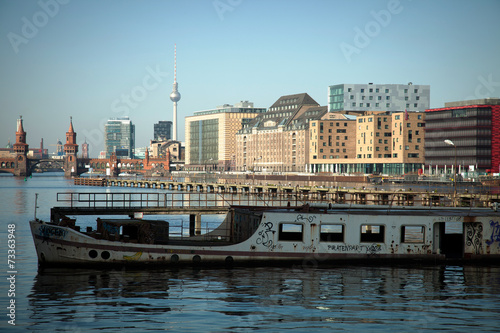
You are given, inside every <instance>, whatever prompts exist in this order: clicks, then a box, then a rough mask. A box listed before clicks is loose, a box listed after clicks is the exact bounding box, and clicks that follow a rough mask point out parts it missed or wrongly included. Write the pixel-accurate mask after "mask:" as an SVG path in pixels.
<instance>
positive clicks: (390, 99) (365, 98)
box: [328, 82, 430, 113]
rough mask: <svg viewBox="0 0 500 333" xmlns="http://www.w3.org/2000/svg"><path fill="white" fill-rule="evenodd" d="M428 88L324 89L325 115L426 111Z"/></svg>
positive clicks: (370, 85) (350, 86) (359, 86)
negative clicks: (325, 91) (325, 98)
mask: <svg viewBox="0 0 500 333" xmlns="http://www.w3.org/2000/svg"><path fill="white" fill-rule="evenodd" d="M429 101H430V86H429V85H414V84H412V83H411V82H410V83H408V84H373V83H368V84H337V85H332V86H329V87H328V111H329V112H336V111H351V112H358V113H362V112H367V111H389V112H398V111H405V110H407V111H417V112H424V111H425V110H426V109H428V108H429V105H430V104H429V103H430V102H429Z"/></svg>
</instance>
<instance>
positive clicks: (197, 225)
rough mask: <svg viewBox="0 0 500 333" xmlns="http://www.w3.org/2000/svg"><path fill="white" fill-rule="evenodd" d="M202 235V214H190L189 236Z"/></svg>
mask: <svg viewBox="0 0 500 333" xmlns="http://www.w3.org/2000/svg"><path fill="white" fill-rule="evenodd" d="M194 235H201V214H190V215H189V236H190V237H191V236H194Z"/></svg>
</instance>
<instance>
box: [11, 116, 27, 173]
mask: <svg viewBox="0 0 500 333" xmlns="http://www.w3.org/2000/svg"><path fill="white" fill-rule="evenodd" d="M13 148H14V152H15V153H16V162H15V171H14V175H15V176H23V177H26V176H29V175H30V170H29V161H28V150H29V149H28V144H27V143H26V132H25V131H24V128H23V116H19V119H18V120H17V131H16V143H14V146H13Z"/></svg>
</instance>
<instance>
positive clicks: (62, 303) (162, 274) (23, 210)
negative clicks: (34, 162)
mask: <svg viewBox="0 0 500 333" xmlns="http://www.w3.org/2000/svg"><path fill="white" fill-rule="evenodd" d="M124 190H125V189H120V188H108V189H103V188H95V187H82V186H74V185H73V183H72V180H70V179H65V178H64V177H62V176H61V175H60V174H51V173H47V174H36V175H33V178H29V179H27V180H26V181H25V180H24V179H23V178H15V177H11V176H0V257H1V258H2V259H1V260H0V272H1V279H0V309H1V310H0V318H1V319H0V331H1V332H11V331H12V332H17V331H23V332H39V331H40V332H45V331H47V332H66V331H69V332H90V331H99V332H148V331H152V332H156V331H171V332H251V331H256V330H259V331H262V332H280V331H285V330H286V331H294V332H325V331H347V332H354V331H356V332H360V331H365V332H387V331H389V330H391V331H397V332H425V331H431V330H432V331H436V330H439V331H450V332H471V331H478V332H479V331H481V332H484V331H490V332H498V331H499V330H500V328H499V325H500V263H499V265H489V266H450V265H439V266H410V267H404V266H350V265H343V266H339V267H333V268H332V267H328V268H323V267H298V266H294V267H257V268H256V267H244V268H233V269H221V268H218V269H207V268H202V269H192V268H178V269H155V270H145V269H141V270H124V269H110V270H105V269H100V270H88V269H85V270H84V269H80V270H75V269H71V270H69V269H45V270H43V271H39V270H38V268H37V259H36V254H35V249H34V245H33V241H32V238H31V234H30V233H29V228H28V221H29V219H31V218H33V216H34V201H35V193H38V194H39V199H38V206H39V208H38V211H37V217H38V218H41V219H45V220H48V218H49V216H50V208H51V207H53V206H55V205H56V193H58V192H68V191H70V192H86V193H90V192H104V191H107V192H117V191H124ZM126 191H127V192H133V191H138V192H139V191H140V192H145V191H157V190H153V189H131V188H127V189H126ZM9 234H11V235H14V236H15V238H12V237H11V238H10V240H15V242H10V243H9V242H8V240H9ZM9 245H10V248H9ZM12 249H14V250H15V258H13V257H10V258H9V257H8V255H9V254H12V253H13V252H9V250H12ZM8 259H11V260H13V262H12V261H11V262H10V264H12V265H13V266H11V267H9V262H8ZM12 304H14V306H13V305H12ZM9 307H10V309H9ZM13 316H15V317H13ZM12 323H15V326H14V325H12Z"/></svg>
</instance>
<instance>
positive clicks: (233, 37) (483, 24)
mask: <svg viewBox="0 0 500 333" xmlns="http://www.w3.org/2000/svg"><path fill="white" fill-rule="evenodd" d="M499 15H500V1H498V0H480V1H472V0H470V1H464V0H419V1H417V0H413V1H412V0H381V1H379V0H373V1H369V0H367V1H361V0H359V1H358V0H353V1H347V0H344V1H335V0H198V1H194V0H162V1H160V0H143V1H135V0H121V1H112V0H108V1H101V0H85V1H84V0H37V1H34V0H16V1H11V0H0V145H1V146H2V147H4V146H5V145H6V144H7V142H8V140H9V139H10V140H11V142H12V143H14V142H15V131H16V119H17V118H19V116H20V115H22V118H23V122H24V129H25V130H26V132H27V142H28V144H29V145H30V147H31V148H35V147H39V146H40V140H41V139H42V138H43V140H44V145H45V147H46V148H49V152H54V151H55V144H56V142H57V140H58V139H60V140H61V141H64V139H65V133H66V131H67V130H68V128H69V122H70V117H72V119H73V126H74V129H75V131H76V133H77V142H78V143H79V144H81V143H83V141H84V140H86V141H87V143H89V145H90V155H91V157H97V156H98V154H99V152H100V151H101V150H103V149H104V137H103V131H104V124H105V123H106V121H107V120H108V119H109V118H113V117H122V116H129V117H130V119H131V120H132V122H133V123H134V124H135V130H136V147H145V146H147V145H149V141H150V140H151V139H153V126H154V123H157V122H158V121H160V120H172V109H173V107H172V102H171V101H170V99H169V95H170V93H171V91H172V83H173V81H174V45H175V44H176V45H177V82H178V84H179V92H180V94H181V100H180V101H179V102H178V107H177V123H178V125H177V127H178V139H179V140H181V141H182V140H184V132H185V129H184V118H185V117H186V116H191V115H193V114H194V112H196V111H200V110H207V109H212V108H215V107H216V106H218V105H222V104H225V103H228V104H234V103H238V102H239V101H242V100H248V101H251V102H253V103H254V105H255V107H265V108H268V107H270V106H271V105H272V104H273V103H274V102H275V101H276V100H277V99H278V98H279V97H280V96H282V95H289V94H297V93H308V94H309V95H310V96H311V97H312V98H314V99H315V100H316V101H317V102H318V103H319V104H320V105H327V102H328V97H327V89H328V86H330V85H334V84H341V83H350V84H362V83H368V82H373V83H379V84H406V83H408V82H413V84H427V85H430V87H431V98H430V107H431V108H437V107H443V106H444V103H445V102H452V101H459V100H466V99H475V98H485V97H500V20H499V19H498V18H499Z"/></svg>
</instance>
